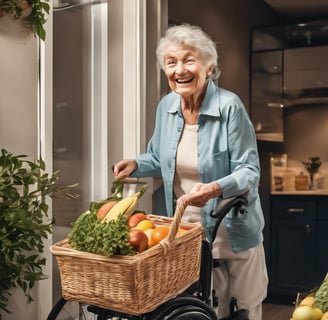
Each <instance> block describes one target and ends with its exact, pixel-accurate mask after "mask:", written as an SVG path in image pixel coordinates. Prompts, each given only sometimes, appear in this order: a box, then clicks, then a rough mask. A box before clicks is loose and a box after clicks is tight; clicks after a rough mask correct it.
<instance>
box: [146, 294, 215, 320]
mask: <svg viewBox="0 0 328 320" xmlns="http://www.w3.org/2000/svg"><path fill="white" fill-rule="evenodd" d="M147 319H148V318H147ZM149 319H151V320H218V318H217V315H216V313H215V312H214V310H213V309H212V308H211V307H210V306H209V305H207V304H206V303H205V302H203V301H201V300H200V299H199V298H197V297H193V296H190V297H187V296H185V297H178V298H175V299H173V300H170V301H168V302H166V303H164V304H163V305H161V306H160V307H159V308H158V309H156V310H155V311H154V312H152V313H151V314H150V317H149Z"/></svg>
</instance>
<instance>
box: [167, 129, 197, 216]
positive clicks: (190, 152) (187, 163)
mask: <svg viewBox="0 0 328 320" xmlns="http://www.w3.org/2000/svg"><path fill="white" fill-rule="evenodd" d="M197 130H198V125H189V124H185V126H184V129H183V132H182V137H181V139H180V142H179V145H178V150H177V158H176V171H175V176H174V186H173V188H174V193H175V195H176V197H177V198H179V197H180V196H182V195H183V194H189V193H190V191H191V189H192V187H193V186H194V185H195V184H196V183H198V182H200V177H199V173H198V159H197V152H198V151H197ZM183 220H186V221H189V222H201V220H202V218H201V214H200V208H198V207H194V206H188V207H187V208H186V210H185V212H184V214H183Z"/></svg>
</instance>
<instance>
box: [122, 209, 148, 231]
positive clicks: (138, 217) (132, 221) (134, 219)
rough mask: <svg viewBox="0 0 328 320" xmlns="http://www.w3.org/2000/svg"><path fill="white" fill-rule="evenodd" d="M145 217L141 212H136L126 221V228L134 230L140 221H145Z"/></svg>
mask: <svg viewBox="0 0 328 320" xmlns="http://www.w3.org/2000/svg"><path fill="white" fill-rule="evenodd" d="M147 219H148V218H147V215H146V214H145V213H143V212H136V213H134V214H133V215H132V216H131V217H130V218H129V219H128V223H127V225H128V228H129V229H131V228H134V227H135V226H137V224H138V223H139V222H140V221H142V220H147Z"/></svg>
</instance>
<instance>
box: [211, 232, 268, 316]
mask: <svg viewBox="0 0 328 320" xmlns="http://www.w3.org/2000/svg"><path fill="white" fill-rule="evenodd" d="M220 227H221V226H220ZM221 229H222V228H221ZM224 231H225V230H224ZM224 231H223V238H224V239H223V241H221V240H222V239H221V240H219V243H221V244H223V243H224V248H223V247H221V248H220V250H218V251H217V252H215V242H214V249H213V250H214V252H213V255H214V256H216V257H217V254H218V252H219V256H220V259H219V260H220V266H219V267H218V268H214V270H213V289H214V290H215V292H216V295H217V297H218V300H219V307H218V315H219V319H221V318H223V317H227V316H228V315H229V304H230V300H231V298H232V297H235V298H236V299H237V304H238V307H239V309H247V310H249V319H250V320H261V319H262V301H263V300H264V299H265V297H266V294H267V285H268V275H267V269H266V264H265V255H264V249H263V245H262V244H259V245H258V246H256V247H255V248H251V249H248V250H245V251H242V252H239V253H234V252H233V251H232V249H231V246H230V244H229V243H228V242H227V241H226V240H227V239H226V238H225V237H226V234H225V232H224ZM219 234H221V236H222V230H219Z"/></svg>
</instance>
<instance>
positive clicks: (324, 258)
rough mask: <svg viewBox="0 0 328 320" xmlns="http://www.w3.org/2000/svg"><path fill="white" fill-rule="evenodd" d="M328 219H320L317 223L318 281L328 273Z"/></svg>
mask: <svg viewBox="0 0 328 320" xmlns="http://www.w3.org/2000/svg"><path fill="white" fill-rule="evenodd" d="M327 230H328V220H327V221H319V222H318V225H317V260H316V262H317V263H316V283H317V284H319V283H321V282H322V281H323V279H324V278H325V276H326V274H327V273H328V249H327V247H328V239H327Z"/></svg>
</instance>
